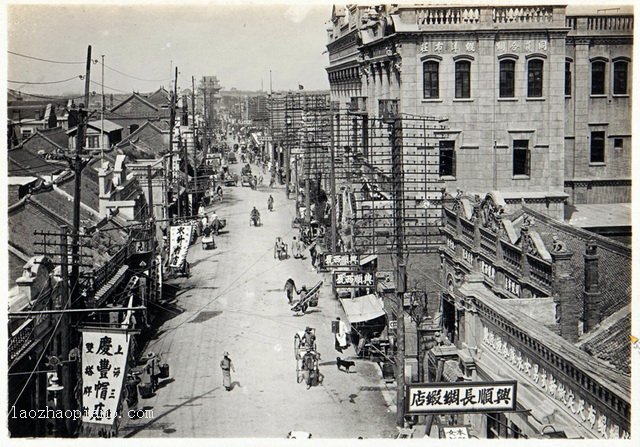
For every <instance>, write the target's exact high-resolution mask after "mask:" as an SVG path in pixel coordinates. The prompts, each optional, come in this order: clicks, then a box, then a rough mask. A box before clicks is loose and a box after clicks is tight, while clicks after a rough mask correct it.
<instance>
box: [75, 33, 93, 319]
mask: <svg viewBox="0 0 640 447" xmlns="http://www.w3.org/2000/svg"><path fill="white" fill-rule="evenodd" d="M90 75H91V45H89V46H88V47H87V65H86V72H85V77H84V104H81V107H80V110H78V130H77V134H76V153H75V157H74V165H73V170H74V174H75V180H74V183H75V184H74V196H73V230H72V233H71V240H72V242H71V259H72V262H73V264H71V277H70V279H71V306H70V307H71V308H74V307H76V306H77V307H78V308H83V307H84V304H85V303H84V301H83V300H82V297H81V295H80V291H79V284H78V283H79V279H80V260H79V258H78V252H79V251H78V250H79V246H80V244H79V238H78V234H79V232H80V203H81V202H80V194H81V192H82V169H83V168H84V162H83V160H82V155H83V152H84V151H83V148H84V135H85V129H86V127H87V120H88V116H89V115H88V114H87V110H88V109H89V84H90ZM82 106H84V110H83V109H82Z"/></svg>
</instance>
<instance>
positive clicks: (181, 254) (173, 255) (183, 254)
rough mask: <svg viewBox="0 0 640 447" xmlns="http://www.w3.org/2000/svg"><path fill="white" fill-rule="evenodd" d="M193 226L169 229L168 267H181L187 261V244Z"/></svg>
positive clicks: (179, 226)
mask: <svg viewBox="0 0 640 447" xmlns="http://www.w3.org/2000/svg"><path fill="white" fill-rule="evenodd" d="M192 231H193V225H178V226H173V227H171V239H170V240H169V253H170V255H169V267H181V266H182V264H183V263H184V261H185V260H186V259H187V252H188V251H189V243H190V242H191V232H192Z"/></svg>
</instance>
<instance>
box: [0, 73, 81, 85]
mask: <svg viewBox="0 0 640 447" xmlns="http://www.w3.org/2000/svg"><path fill="white" fill-rule="evenodd" d="M76 78H79V79H82V75H77V76H74V77H72V78H69V79H63V80H61V81H48V82H28V81H11V80H9V79H7V82H11V83H13V84H26V85H45V84H61V83H63V82H69V81H72V80H74V79H76Z"/></svg>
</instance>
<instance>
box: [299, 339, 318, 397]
mask: <svg viewBox="0 0 640 447" xmlns="http://www.w3.org/2000/svg"><path fill="white" fill-rule="evenodd" d="M319 361H320V353H319V352H317V351H315V350H313V349H310V348H307V349H306V350H305V351H304V353H302V354H301V355H300V358H297V355H296V380H297V382H298V383H302V381H303V380H305V379H306V381H307V388H310V387H312V386H315V385H317V384H318V383H320V381H321V380H322V379H321V377H320V367H319V365H318V363H319Z"/></svg>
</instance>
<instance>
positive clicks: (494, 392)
mask: <svg viewBox="0 0 640 447" xmlns="http://www.w3.org/2000/svg"><path fill="white" fill-rule="evenodd" d="M516 394H517V382H516V381H505V382H461V383H449V382H446V383H422V384H420V383H417V384H414V383H412V384H410V385H407V395H406V406H407V414H426V413H473V412H496V411H513V410H515V408H516V399H517V395H516Z"/></svg>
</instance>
